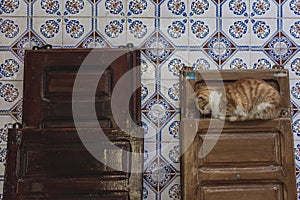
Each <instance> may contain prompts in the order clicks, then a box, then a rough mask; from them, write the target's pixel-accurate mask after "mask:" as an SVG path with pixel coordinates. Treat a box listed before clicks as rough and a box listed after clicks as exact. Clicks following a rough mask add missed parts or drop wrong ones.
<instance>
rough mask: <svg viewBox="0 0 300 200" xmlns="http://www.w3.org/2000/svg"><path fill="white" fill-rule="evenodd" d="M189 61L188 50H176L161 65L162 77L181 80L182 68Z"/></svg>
mask: <svg viewBox="0 0 300 200" xmlns="http://www.w3.org/2000/svg"><path fill="white" fill-rule="evenodd" d="M187 63H188V52H187V51H184V50H177V51H175V52H174V53H173V54H172V55H171V56H170V57H168V59H165V60H164V62H163V63H162V64H161V65H160V79H161V80H162V79H172V80H174V79H175V80H179V75H180V70H181V69H183V68H184V67H186V66H187Z"/></svg>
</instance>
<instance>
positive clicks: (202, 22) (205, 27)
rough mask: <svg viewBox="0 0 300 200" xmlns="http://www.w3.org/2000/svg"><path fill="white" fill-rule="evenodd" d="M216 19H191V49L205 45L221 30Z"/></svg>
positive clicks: (189, 30) (189, 29) (189, 28)
mask: <svg viewBox="0 0 300 200" xmlns="http://www.w3.org/2000/svg"><path fill="white" fill-rule="evenodd" d="M218 27H219V25H218V19H216V18H191V19H190V21H189V27H188V32H189V40H188V41H189V46H190V47H191V48H199V47H203V45H204V44H205V43H206V42H207V40H209V39H210V38H211V37H212V36H214V35H215V34H216V33H217V31H218V30H219V28H218Z"/></svg>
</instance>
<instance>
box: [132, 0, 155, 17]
mask: <svg viewBox="0 0 300 200" xmlns="http://www.w3.org/2000/svg"><path fill="white" fill-rule="evenodd" d="M126 3H127V4H126V7H127V13H126V15H127V16H128V17H134V18H140V17H151V18H152V17H156V16H157V4H156V3H155V2H154V1H152V0H128V1H126Z"/></svg>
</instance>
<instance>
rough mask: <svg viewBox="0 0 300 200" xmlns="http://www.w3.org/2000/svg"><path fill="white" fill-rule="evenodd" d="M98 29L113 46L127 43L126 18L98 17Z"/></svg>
mask: <svg viewBox="0 0 300 200" xmlns="http://www.w3.org/2000/svg"><path fill="white" fill-rule="evenodd" d="M96 30H97V31H98V32H99V33H100V34H101V35H103V37H104V38H105V39H106V41H107V42H108V43H109V45H110V46H111V47H118V46H119V45H125V44H127V34H128V33H127V31H126V30H127V23H126V19H125V18H119V17H115V18H97V19H96Z"/></svg>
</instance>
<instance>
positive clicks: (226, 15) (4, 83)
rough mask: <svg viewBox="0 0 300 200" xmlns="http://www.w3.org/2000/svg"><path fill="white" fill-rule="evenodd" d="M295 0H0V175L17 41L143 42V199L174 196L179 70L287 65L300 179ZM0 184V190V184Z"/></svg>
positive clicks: (13, 111)
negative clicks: (186, 68)
mask: <svg viewBox="0 0 300 200" xmlns="http://www.w3.org/2000/svg"><path fill="white" fill-rule="evenodd" d="M299 5H300V0H123V1H122V0H93V1H91V0H2V1H0V185H3V174H4V168H5V159H4V158H5V155H6V142H7V128H8V127H9V126H11V124H13V123H15V122H20V121H21V120H22V115H21V113H22V85H23V83H22V80H23V71H24V60H23V59H24V51H25V50H26V49H30V48H31V47H32V46H35V45H37V46H42V45H44V44H48V43H49V44H52V45H53V47H54V48H87V47H89V48H104V47H112V48H117V47H118V46H119V45H124V44H127V43H133V44H134V46H135V47H136V48H140V49H141V50H142V60H141V63H142V75H141V76H142V97H141V98H142V108H141V109H142V118H143V127H144V129H145V154H144V155H145V157H144V160H145V162H144V168H145V174H144V191H143V192H144V199H151V200H152V199H180V166H179V155H180V152H179V149H180V147H179V139H180V138H179V133H178V131H179V96H178V91H179V85H178V84H179V83H178V77H179V70H180V69H182V68H184V67H185V66H187V65H189V66H192V67H193V68H194V69H208V70H210V69H219V70H221V69H233V70H238V69H262V68H270V67H271V66H272V65H274V64H282V65H284V66H285V68H287V69H289V70H290V77H291V81H290V86H291V108H292V116H293V131H294V136H295V155H296V163H297V165H296V167H297V170H296V174H297V179H298V181H297V182H298V187H299V188H300V114H299V112H300V53H299V46H300V9H299V8H300V6H299ZM0 191H1V190H0Z"/></svg>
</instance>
